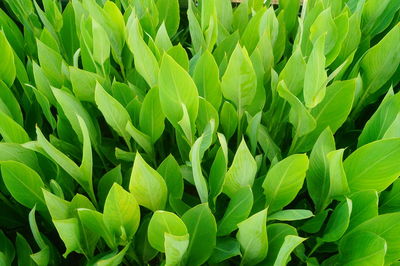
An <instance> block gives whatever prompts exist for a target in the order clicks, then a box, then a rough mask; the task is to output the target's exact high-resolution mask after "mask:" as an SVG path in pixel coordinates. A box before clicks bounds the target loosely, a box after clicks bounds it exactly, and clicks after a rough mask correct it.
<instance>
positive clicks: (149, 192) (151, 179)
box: [129, 153, 168, 211]
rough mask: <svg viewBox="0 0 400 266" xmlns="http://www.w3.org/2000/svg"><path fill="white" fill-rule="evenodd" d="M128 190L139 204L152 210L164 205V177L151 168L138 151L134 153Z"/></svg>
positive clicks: (165, 190) (165, 187)
mask: <svg viewBox="0 0 400 266" xmlns="http://www.w3.org/2000/svg"><path fill="white" fill-rule="evenodd" d="M129 190H130V191H131V193H132V194H133V195H134V196H135V198H136V200H137V202H138V204H139V205H141V206H143V207H146V208H148V209H150V210H152V211H156V210H160V209H163V208H164V207H165V204H166V201H167V193H168V191H167V185H166V184H165V181H164V179H163V178H162V177H161V176H160V174H159V173H157V171H156V170H154V169H153V168H151V167H150V166H149V165H148V164H147V163H146V162H145V161H144V160H143V158H142V156H141V155H140V154H139V153H136V156H135V161H134V163H133V169H132V173H131V179H130V183H129Z"/></svg>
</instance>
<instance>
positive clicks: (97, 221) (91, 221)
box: [77, 208, 117, 249]
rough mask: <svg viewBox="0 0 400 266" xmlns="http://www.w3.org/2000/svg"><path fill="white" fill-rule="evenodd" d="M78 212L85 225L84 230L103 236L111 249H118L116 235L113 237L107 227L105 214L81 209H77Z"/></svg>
mask: <svg viewBox="0 0 400 266" xmlns="http://www.w3.org/2000/svg"><path fill="white" fill-rule="evenodd" d="M77 212H78V216H79V220H80V221H81V223H82V224H83V226H84V228H86V229H87V230H90V231H91V232H93V233H95V234H96V235H98V236H101V237H102V238H103V239H104V241H105V242H106V244H107V245H108V246H109V247H110V248H111V249H115V248H116V247H117V244H116V242H115V240H116V239H115V235H112V234H111V232H110V231H109V230H108V228H107V227H106V225H105V223H104V218H103V214H101V213H100V212H98V211H95V210H91V209H86V208H79V209H77Z"/></svg>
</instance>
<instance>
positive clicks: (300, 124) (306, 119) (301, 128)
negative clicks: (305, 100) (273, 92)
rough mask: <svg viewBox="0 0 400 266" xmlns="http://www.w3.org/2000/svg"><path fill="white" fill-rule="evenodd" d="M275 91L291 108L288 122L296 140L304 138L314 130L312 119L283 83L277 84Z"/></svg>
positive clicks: (313, 120)
mask: <svg viewBox="0 0 400 266" xmlns="http://www.w3.org/2000/svg"><path fill="white" fill-rule="evenodd" d="M277 90H278V93H279V96H281V97H282V98H284V99H285V100H286V101H288V102H289V104H290V106H291V109H290V113H289V121H290V123H291V124H292V125H293V126H294V128H295V136H296V138H298V137H301V136H304V135H305V134H307V133H309V132H311V131H312V130H314V129H315V127H316V121H315V119H314V117H313V116H312V115H311V114H310V113H309V111H308V110H307V109H306V107H305V106H304V105H303V104H302V103H301V102H300V100H299V99H298V98H297V97H296V96H295V95H293V94H292V93H291V92H290V91H289V90H288V88H287V86H286V84H285V82H284V81H280V82H279V84H278V89H277Z"/></svg>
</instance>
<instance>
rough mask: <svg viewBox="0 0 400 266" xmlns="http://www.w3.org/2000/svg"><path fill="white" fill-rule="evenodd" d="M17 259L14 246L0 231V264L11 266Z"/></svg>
mask: <svg viewBox="0 0 400 266" xmlns="http://www.w3.org/2000/svg"><path fill="white" fill-rule="evenodd" d="M14 257H15V250H14V246H13V244H12V243H11V241H10V239H8V238H7V237H6V235H5V234H4V233H3V231H2V230H0V262H2V263H4V265H11V263H12V261H13V260H14Z"/></svg>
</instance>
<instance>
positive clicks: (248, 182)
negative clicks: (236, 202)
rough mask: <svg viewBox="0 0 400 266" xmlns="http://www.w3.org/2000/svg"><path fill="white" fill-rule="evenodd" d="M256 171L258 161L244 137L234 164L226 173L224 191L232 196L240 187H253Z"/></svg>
mask: <svg viewBox="0 0 400 266" xmlns="http://www.w3.org/2000/svg"><path fill="white" fill-rule="evenodd" d="M256 173H257V163H256V161H255V160H254V158H253V156H252V155H251V153H250V151H249V148H247V145H246V141H245V140H244V139H242V141H241V142H240V145H239V147H238V149H237V151H236V154H235V157H234V158H233V162H232V165H231V166H230V167H229V170H228V172H227V173H226V175H225V183H224V188H223V191H224V193H225V194H227V195H228V196H229V197H231V198H232V197H233V195H234V194H235V193H236V192H237V191H238V190H239V189H240V188H242V187H245V186H250V187H252V186H253V182H254V179H255V177H256Z"/></svg>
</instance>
